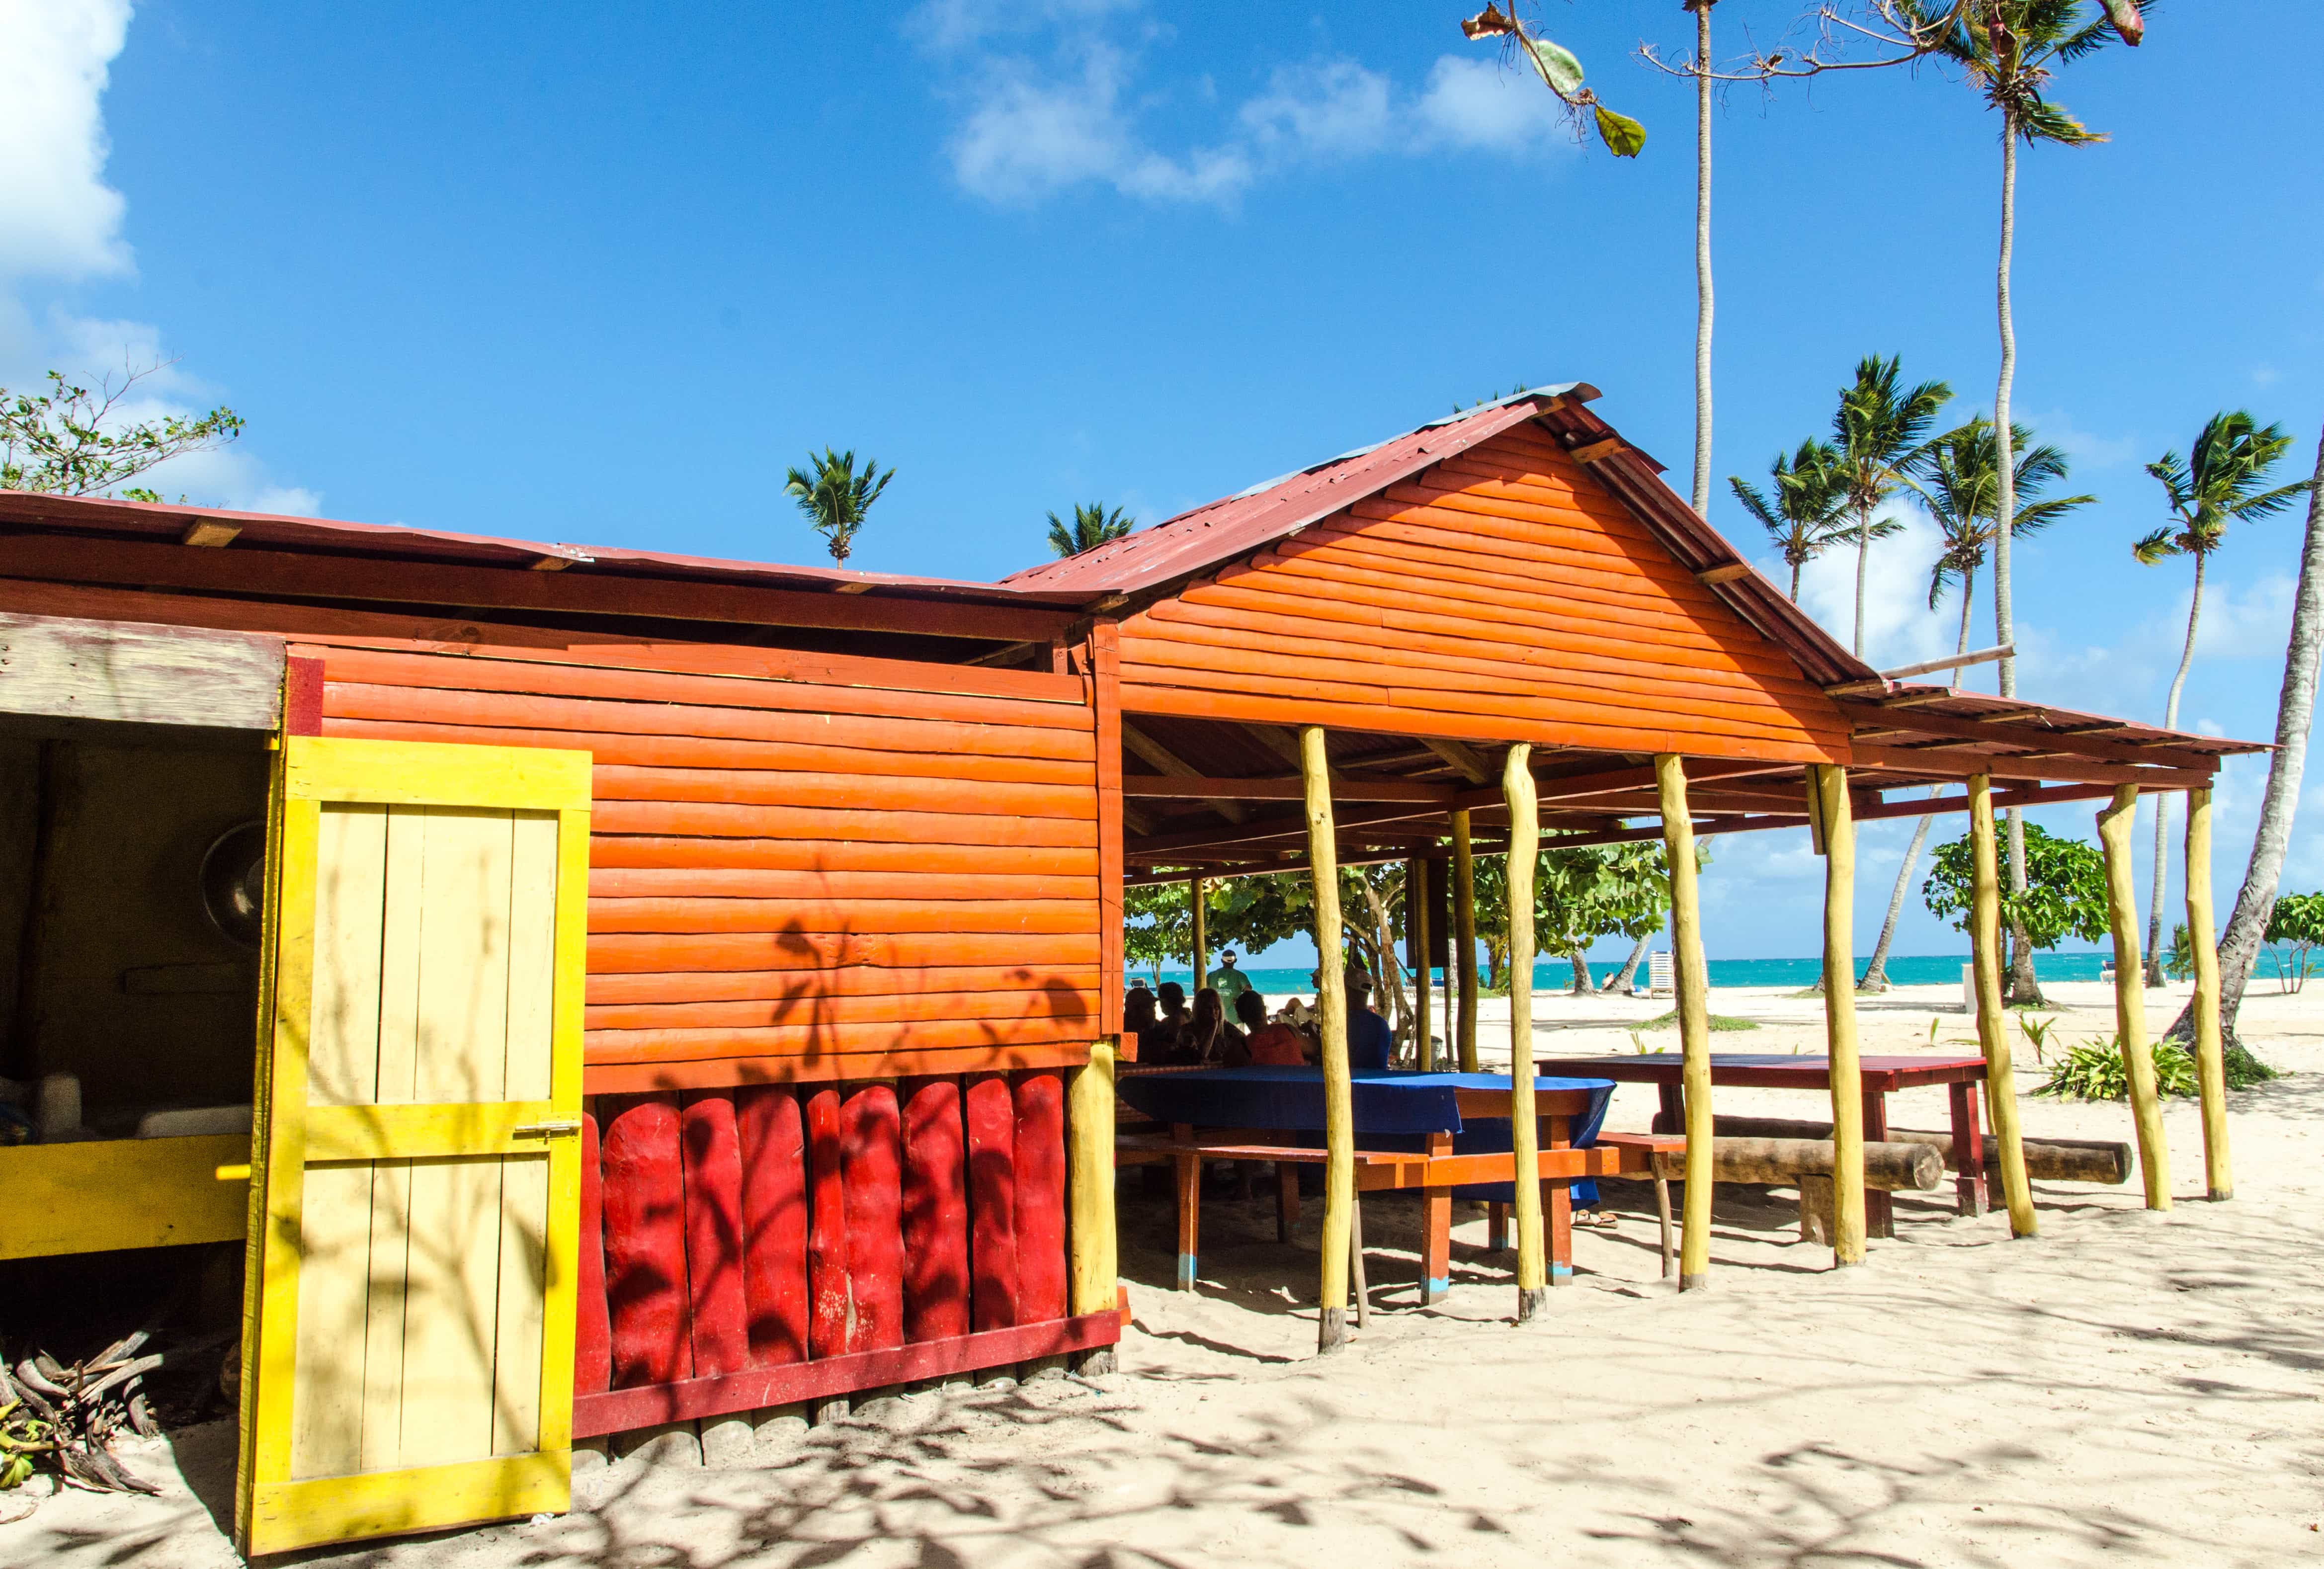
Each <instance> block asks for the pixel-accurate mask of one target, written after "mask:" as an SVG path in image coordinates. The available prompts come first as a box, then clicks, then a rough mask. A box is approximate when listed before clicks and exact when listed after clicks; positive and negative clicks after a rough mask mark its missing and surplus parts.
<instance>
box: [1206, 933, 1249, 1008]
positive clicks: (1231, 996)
mask: <svg viewBox="0 0 2324 1569" xmlns="http://www.w3.org/2000/svg"><path fill="white" fill-rule="evenodd" d="M1203 984H1204V985H1206V986H1208V987H1209V988H1210V989H1211V990H1212V991H1213V992H1217V993H1218V994H1219V1005H1220V1006H1221V1007H1222V1008H1224V1009H1225V1010H1226V1011H1227V1013H1228V1015H1229V1016H1230V1017H1231V1016H1232V1015H1233V1013H1234V1004H1235V999H1236V998H1238V997H1240V996H1241V995H1242V994H1243V993H1244V992H1248V991H1250V976H1248V975H1246V974H1243V973H1242V972H1241V971H1240V970H1238V969H1236V968H1235V955H1234V950H1233V949H1232V948H1224V949H1222V950H1221V951H1220V953H1219V967H1218V968H1217V969H1215V970H1213V971H1212V972H1211V973H1210V975H1209V978H1208V979H1206V980H1205V981H1204V982H1203Z"/></svg>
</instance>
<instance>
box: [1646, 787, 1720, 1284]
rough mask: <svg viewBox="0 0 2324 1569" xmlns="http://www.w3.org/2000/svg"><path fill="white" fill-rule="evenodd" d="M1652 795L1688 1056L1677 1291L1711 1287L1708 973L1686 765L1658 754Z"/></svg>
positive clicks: (1683, 1040)
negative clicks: (1659, 820) (1666, 874)
mask: <svg viewBox="0 0 2324 1569" xmlns="http://www.w3.org/2000/svg"><path fill="white" fill-rule="evenodd" d="M1655 797H1656V800H1657V804H1658V805H1659V806H1660V807H1661V809H1662V817H1663V851H1664V854H1665V856H1666V857H1667V858H1668V859H1669V861H1670V883H1671V968H1672V970H1673V972H1674V983H1675V990H1676V992H1677V993H1678V995H1677V998H1676V1001H1677V1005H1678V1038H1679V1045H1680V1048H1681V1049H1682V1050H1683V1052H1684V1053H1685V1065H1684V1067H1683V1070H1682V1081H1683V1084H1684V1088H1685V1094H1686V1210H1685V1213H1684V1214H1683V1217H1682V1219H1681V1225H1682V1228H1683V1229H1682V1232H1681V1235H1680V1238H1679V1250H1678V1288H1679V1289H1680V1290H1682V1291H1700V1290H1701V1289H1703V1288H1705V1287H1707V1286H1709V1285H1710V1284H1711V977H1710V974H1709V973H1708V972H1707V971H1706V970H1705V969H1704V967H1703V962H1702V906H1701V900H1700V899H1699V897H1698V895H1697V892H1696V889H1695V877H1694V819H1693V818H1692V817H1690V816H1689V815H1688V813H1687V805H1686V764H1685V762H1684V761H1683V760H1682V759H1680V758H1678V757H1675V756H1673V755H1671V754H1669V753H1667V752H1665V753H1664V754H1662V755H1659V756H1657V757H1656V758H1655Z"/></svg>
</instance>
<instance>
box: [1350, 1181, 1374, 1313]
mask: <svg viewBox="0 0 2324 1569" xmlns="http://www.w3.org/2000/svg"><path fill="white" fill-rule="evenodd" d="M1348 1283H1349V1284H1350V1285H1351V1286H1353V1287H1354V1288H1355V1291H1356V1327H1357V1328H1358V1329H1361V1328H1363V1327H1364V1325H1366V1324H1369V1323H1370V1322H1371V1320H1372V1288H1371V1282H1370V1281H1369V1280H1367V1279H1366V1278H1364V1200H1363V1195H1361V1194H1357V1195H1354V1196H1353V1201H1352V1202H1351V1203H1350V1204H1349V1205H1348Z"/></svg>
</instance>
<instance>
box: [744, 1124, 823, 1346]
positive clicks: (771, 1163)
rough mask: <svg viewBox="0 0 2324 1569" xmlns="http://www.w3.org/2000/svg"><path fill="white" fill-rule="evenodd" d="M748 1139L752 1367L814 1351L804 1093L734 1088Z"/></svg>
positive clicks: (747, 1298)
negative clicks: (801, 1108)
mask: <svg viewBox="0 0 2324 1569" xmlns="http://www.w3.org/2000/svg"><path fill="white" fill-rule="evenodd" d="M734 1121H735V1126H736V1131H737V1132H738V1133H739V1134H740V1135H741V1137H742V1238H743V1241H742V1299H743V1303H744V1306H747V1307H748V1309H749V1310H750V1315H751V1324H750V1334H751V1365H752V1367H754V1368H765V1367H779V1366H781V1365H783V1364H785V1363H788V1362H800V1361H806V1360H807V1140H806V1136H805V1131H804V1130H803V1129H802V1127H801V1125H800V1122H799V1104H798V1096H797V1095H795V1094H792V1093H791V1092H790V1091H789V1090H788V1089H784V1088H780V1087H779V1086H776V1085H772V1084H759V1085H753V1086H752V1087H751V1088H748V1089H742V1090H737V1091H735V1092H734Z"/></svg>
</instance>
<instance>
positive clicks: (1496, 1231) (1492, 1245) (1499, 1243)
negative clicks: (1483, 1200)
mask: <svg viewBox="0 0 2324 1569" xmlns="http://www.w3.org/2000/svg"><path fill="white" fill-rule="evenodd" d="M1508 1246H1509V1206H1508V1205H1507V1204H1486V1205H1485V1251H1487V1252H1489V1253H1505V1252H1507V1251H1508Z"/></svg>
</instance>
